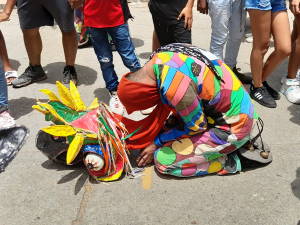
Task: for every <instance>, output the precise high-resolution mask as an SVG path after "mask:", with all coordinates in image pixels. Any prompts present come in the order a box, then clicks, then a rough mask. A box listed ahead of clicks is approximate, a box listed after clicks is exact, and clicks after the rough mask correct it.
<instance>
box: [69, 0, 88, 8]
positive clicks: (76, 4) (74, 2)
mask: <svg viewBox="0 0 300 225" xmlns="http://www.w3.org/2000/svg"><path fill="white" fill-rule="evenodd" d="M68 1H69V4H70V6H71V8H72V9H77V8H80V7H82V6H83V3H84V0H68Z"/></svg>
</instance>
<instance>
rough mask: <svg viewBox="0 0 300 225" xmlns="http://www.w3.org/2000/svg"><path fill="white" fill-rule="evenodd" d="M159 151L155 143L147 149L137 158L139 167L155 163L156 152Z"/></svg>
mask: <svg viewBox="0 0 300 225" xmlns="http://www.w3.org/2000/svg"><path fill="white" fill-rule="evenodd" d="M156 149H157V146H156V145H155V144H154V143H153V144H150V145H149V146H148V147H146V148H145V149H144V150H143V151H142V152H141V153H140V155H139V157H138V158H137V160H136V161H137V164H138V166H146V165H147V164H149V163H151V162H152V161H153V157H154V152H155V150H156Z"/></svg>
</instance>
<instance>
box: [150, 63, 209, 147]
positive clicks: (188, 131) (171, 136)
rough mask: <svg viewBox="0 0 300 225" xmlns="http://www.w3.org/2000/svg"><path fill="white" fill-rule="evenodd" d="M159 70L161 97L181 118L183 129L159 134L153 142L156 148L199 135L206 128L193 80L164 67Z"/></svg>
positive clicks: (173, 69) (174, 69)
mask: <svg viewBox="0 0 300 225" xmlns="http://www.w3.org/2000/svg"><path fill="white" fill-rule="evenodd" d="M160 69H162V70H161V71H163V73H162V75H161V76H157V77H160V78H161V79H160V81H159V84H160V92H161V96H162V98H163V99H164V101H165V103H167V104H169V105H170V106H171V107H173V108H174V109H175V110H176V112H177V114H178V115H179V116H180V117H181V119H182V121H183V122H184V129H183V130H179V129H171V130H168V131H166V132H164V133H161V134H159V135H158V136H157V137H156V138H155V141H154V142H155V144H156V145H157V146H162V145H163V144H164V143H166V142H169V141H172V140H176V139H177V138H179V137H182V136H191V135H194V134H197V133H201V132H203V131H205V130H206V128H207V123H206V118H205V116H204V114H203V111H202V104H201V99H199V97H198V91H197V90H198V87H197V84H196V83H195V82H194V80H192V79H191V78H190V77H189V76H188V75H185V74H183V73H182V72H180V71H178V70H176V68H172V67H168V66H166V65H164V66H163V67H160ZM156 71H158V70H156Z"/></svg>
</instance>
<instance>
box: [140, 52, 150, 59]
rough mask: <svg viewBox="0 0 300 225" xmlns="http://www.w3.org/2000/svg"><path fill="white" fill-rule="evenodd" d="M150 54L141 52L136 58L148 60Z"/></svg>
mask: <svg viewBox="0 0 300 225" xmlns="http://www.w3.org/2000/svg"><path fill="white" fill-rule="evenodd" d="M151 54H152V52H142V53H140V54H139V55H138V57H139V58H141V59H149V58H150V55H151Z"/></svg>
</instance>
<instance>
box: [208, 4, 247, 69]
mask: <svg viewBox="0 0 300 225" xmlns="http://www.w3.org/2000/svg"><path fill="white" fill-rule="evenodd" d="M208 7H209V15H210V18H211V30H212V32H211V41H210V52H211V53H213V54H214V55H215V56H217V57H218V58H219V59H222V60H223V58H224V53H223V52H224V47H225V44H226V51H225V58H224V62H225V63H226V64H227V65H228V66H229V67H230V68H231V69H232V68H233V67H235V66H236V63H237V61H236V60H237V56H238V53H239V49H240V45H241V41H242V38H243V35H244V31H245V20H246V11H245V10H244V0H208Z"/></svg>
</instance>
